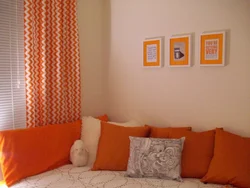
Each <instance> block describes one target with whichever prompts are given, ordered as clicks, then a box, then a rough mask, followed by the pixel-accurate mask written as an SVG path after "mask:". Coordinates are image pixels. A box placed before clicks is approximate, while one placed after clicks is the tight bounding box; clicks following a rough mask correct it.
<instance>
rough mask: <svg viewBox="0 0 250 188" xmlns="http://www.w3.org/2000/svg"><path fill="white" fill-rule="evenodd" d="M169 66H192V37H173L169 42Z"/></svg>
mask: <svg viewBox="0 0 250 188" xmlns="http://www.w3.org/2000/svg"><path fill="white" fill-rule="evenodd" d="M169 66H170V67H190V66H191V35H179V36H172V37H171V38H170V40H169Z"/></svg>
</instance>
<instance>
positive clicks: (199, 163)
mask: <svg viewBox="0 0 250 188" xmlns="http://www.w3.org/2000/svg"><path fill="white" fill-rule="evenodd" d="M181 137H185V138H186V139H185V142H184V147H183V151H182V161H181V167H182V171H181V177H183V178H202V177H203V176H204V175H205V174H206V173H207V171H208V168H209V164H210V162H211V160H212V157H213V153H214V139H215V130H211V131H205V132H191V131H181V130H180V131H171V132H170V133H169V138H181Z"/></svg>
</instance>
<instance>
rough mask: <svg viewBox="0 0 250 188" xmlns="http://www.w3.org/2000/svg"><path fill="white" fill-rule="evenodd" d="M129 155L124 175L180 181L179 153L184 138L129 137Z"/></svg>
mask: <svg viewBox="0 0 250 188" xmlns="http://www.w3.org/2000/svg"><path fill="white" fill-rule="evenodd" d="M129 139H130V156H129V161H128V166H127V172H126V176H128V177H133V178H143V177H151V178H161V179H172V180H177V181H182V179H181V176H180V174H181V155H182V149H183V144H184V140H185V138H184V137H183V138H180V139H162V138H141V137H131V136H130V137H129Z"/></svg>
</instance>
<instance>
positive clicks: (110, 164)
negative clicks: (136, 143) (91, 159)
mask: <svg viewBox="0 0 250 188" xmlns="http://www.w3.org/2000/svg"><path fill="white" fill-rule="evenodd" d="M148 134H149V128H148V127H123V126H117V125H114V124H110V123H106V122H101V136H100V139H99V144H98V150H97V156H96V161H95V163H94V165H93V168H92V170H116V171H125V170H127V164H128V158H129V146H130V140H129V136H135V137H146V136H148Z"/></svg>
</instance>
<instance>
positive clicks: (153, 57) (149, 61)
mask: <svg viewBox="0 0 250 188" xmlns="http://www.w3.org/2000/svg"><path fill="white" fill-rule="evenodd" d="M162 66H163V38H161V37H159V38H151V39H145V40H144V41H143V67H162Z"/></svg>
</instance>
